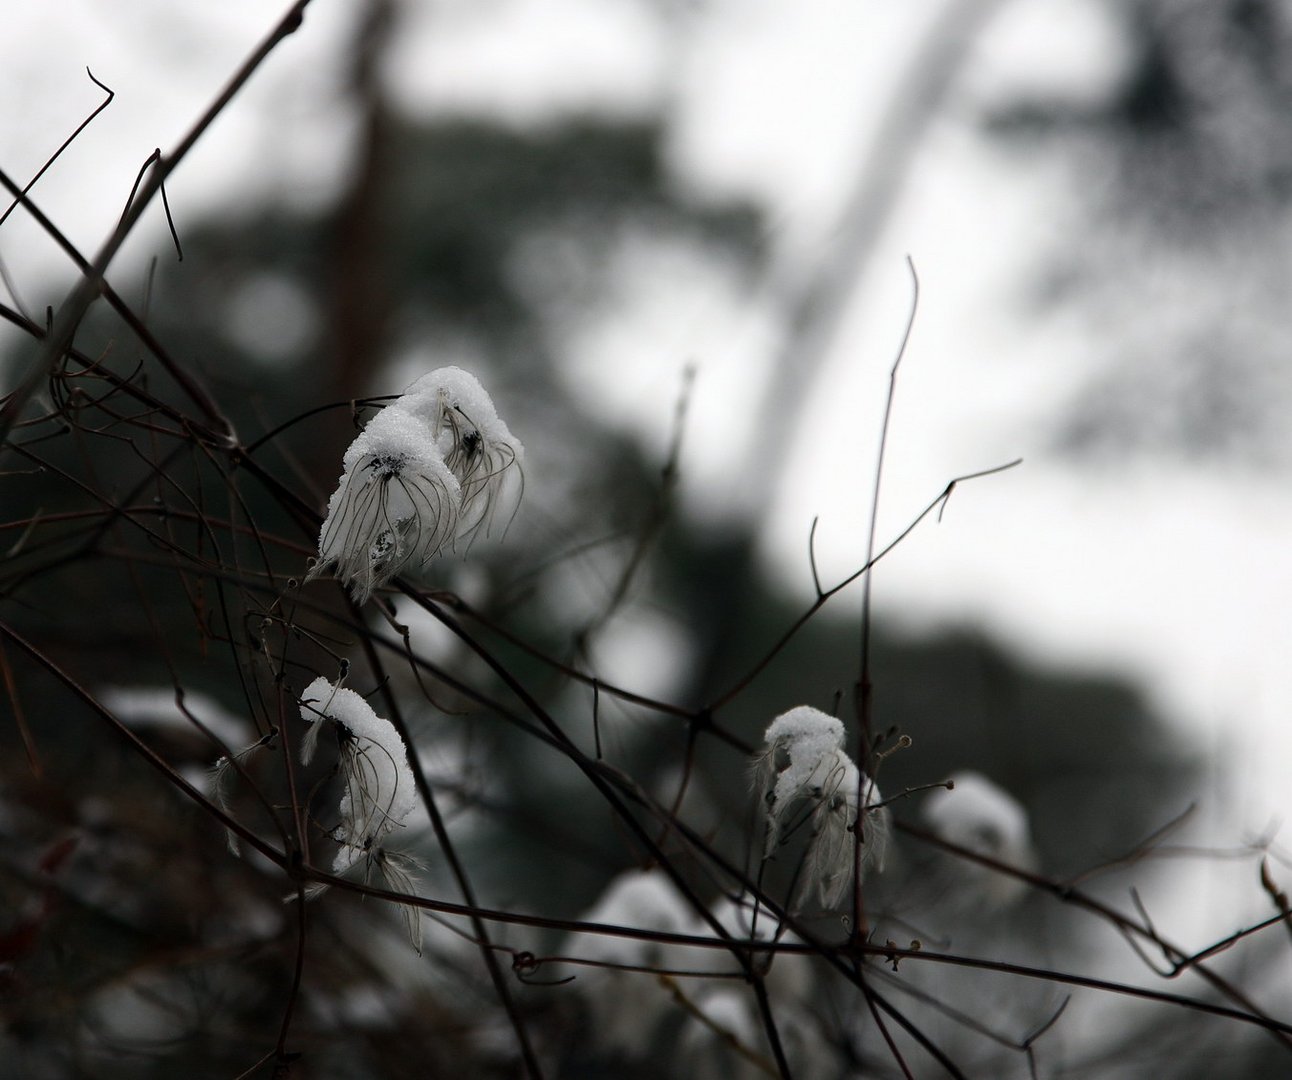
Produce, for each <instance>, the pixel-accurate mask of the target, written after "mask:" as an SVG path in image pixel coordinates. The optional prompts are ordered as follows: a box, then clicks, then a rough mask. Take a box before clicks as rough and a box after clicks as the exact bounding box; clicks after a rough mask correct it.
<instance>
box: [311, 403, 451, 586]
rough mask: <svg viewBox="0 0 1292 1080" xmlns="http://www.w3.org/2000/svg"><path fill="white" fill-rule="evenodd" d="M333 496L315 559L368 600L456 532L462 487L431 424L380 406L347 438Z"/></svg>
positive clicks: (316, 571)
mask: <svg viewBox="0 0 1292 1080" xmlns="http://www.w3.org/2000/svg"><path fill="white" fill-rule="evenodd" d="M343 464H344V469H345V471H344V472H343V473H342V475H341V480H340V483H339V484H338V486H337V489H336V491H335V492H333V494H332V498H331V499H330V500H329V502H328V512H327V518H326V519H325V520H324V522H323V528H322V530H321V531H320V533H319V557H318V561H317V562H316V563H315V564H314V566H313V567H312V568H311V569H310V571H309V573H308V574H307V575H306V580H309V579H311V578H314V577H317V576H318V575H319V574H321V573H323V572H324V571H325V570H327V569H328V568H330V567H335V568H336V574H337V577H339V578H340V579H341V580H342V582H344V583H345V584H346V585H348V586H349V587H350V590H351V592H352V593H353V595H354V598H355V599H356V600H357V601H359V603H363V602H364V601H366V600H367V599H368V597H369V596H371V595H372V592H373V590H374V589H378V588H380V587H381V586H382V585H384V584H385V583H386V582H388V581H389V580H390V579H391V578H393V577H394V576H395V575H396V574H398V573H400V572H401V571H402V570H403V569H404V568H405V567H407V566H409V565H410V564H411V565H413V566H422V565H425V564H426V562H428V561H429V560H430V559H431V558H433V557H434V556H435V555H437V554H438V553H439V552H440V551H441V550H443V548H444V547H445V546H446V545H447V544H450V543H452V541H453V538H454V536H455V535H456V533H457V529H458V522H459V510H460V505H461V489H460V487H459V485H458V480H457V478H456V477H455V476H454V475H453V472H452V470H451V469H450V468H449V467H448V465H446V464H445V462H444V459H443V457H442V456H441V454H440V452H439V448H438V446H437V445H436V443H435V440H434V439H433V438H432V437H431V433H430V431H429V430H428V429H427V428H426V425H425V424H423V423H421V422H419V421H418V420H417V418H415V417H413V416H411V415H409V414H408V413H407V412H405V411H403V410H400V409H398V408H396V407H391V408H387V409H383V410H382V411H381V412H380V413H378V414H377V415H376V416H375V417H373V419H372V420H371V421H369V423H368V426H367V427H365V428H364V429H363V431H362V432H360V434H359V436H358V438H356V439H355V440H354V442H353V443H351V444H350V448H349V449H348V450H347V451H346V454H345V458H344V461H343Z"/></svg>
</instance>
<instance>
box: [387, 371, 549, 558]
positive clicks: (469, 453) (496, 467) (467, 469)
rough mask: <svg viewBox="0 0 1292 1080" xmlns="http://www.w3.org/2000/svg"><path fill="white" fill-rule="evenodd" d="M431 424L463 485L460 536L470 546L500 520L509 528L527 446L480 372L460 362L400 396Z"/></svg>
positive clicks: (401, 403) (521, 486) (402, 404)
mask: <svg viewBox="0 0 1292 1080" xmlns="http://www.w3.org/2000/svg"><path fill="white" fill-rule="evenodd" d="M398 404H399V406H400V407H401V408H403V409H405V410H407V411H409V412H412V413H416V414H417V415H418V416H419V417H421V418H422V419H423V420H425V421H426V422H428V423H429V424H430V426H431V433H432V436H433V437H434V439H435V441H436V445H437V446H438V448H439V450H440V453H441V454H442V455H443V456H444V461H445V463H446V464H447V465H448V467H449V469H450V471H451V472H452V473H453V475H454V476H455V477H456V478H457V481H458V484H459V486H460V488H461V492H462V495H461V514H460V517H459V520H458V530H457V536H458V538H459V539H463V540H466V541H467V543H468V545H469V544H470V543H471V542H472V541H473V540H475V538H476V537H477V536H478V535H479V534H480V533H481V532H482V531H483V532H484V533H485V535H488V534H489V531H490V529H491V528H492V527H493V525H494V523H495V522H496V521H500V522H501V523H502V526H503V528H504V529H505V528H506V526H507V524H508V523H509V522H510V520H511V518H512V516H513V515H514V514H515V512H516V508H517V506H518V505H519V503H520V497H521V493H522V492H523V490H524V486H525V476H524V472H523V469H522V462H523V459H524V456H525V450H524V447H523V446H521V444H520V440H519V439H517V438H516V437H515V436H514V435H513V434H512V433H511V432H510V431H509V430H508V429H507V425H506V424H504V423H503V422H502V420H500V419H499V418H498V413H497V410H495V409H494V404H493V401H492V399H491V398H490V397H489V395H488V394H487V393H486V392H485V390H484V388H483V387H482V386H481V385H480V383H479V381H478V380H477V379H476V377H475V376H474V375H472V374H470V373H469V372H466V371H463V370H462V369H461V368H457V367H445V368H440V369H439V370H438V371H433V372H431V373H430V374H429V375H424V376H422V378H420V379H418V380H417V381H416V382H415V383H413V385H412V386H410V387H409V388H408V390H407V391H406V392H405V393H404V396H403V397H402V398H401V399H400V400H399V403H398Z"/></svg>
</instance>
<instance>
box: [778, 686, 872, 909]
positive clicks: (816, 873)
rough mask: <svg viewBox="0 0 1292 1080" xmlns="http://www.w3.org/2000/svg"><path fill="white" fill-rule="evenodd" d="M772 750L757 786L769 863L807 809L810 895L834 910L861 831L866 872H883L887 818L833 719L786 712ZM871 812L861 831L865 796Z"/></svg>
mask: <svg viewBox="0 0 1292 1080" xmlns="http://www.w3.org/2000/svg"><path fill="white" fill-rule="evenodd" d="M763 739H764V744H765V748H764V750H763V753H762V754H760V755H759V757H758V758H757V759H756V762H755V773H756V784H757V787H758V791H759V795H760V797H761V799H762V801H763V811H764V815H765V817H766V823H767V841H766V846H765V848H764V853H763V857H764V858H766V857H768V856H770V855H771V854H772V852H773V851H774V850H775V849H776V847H777V845H778V844H779V843H780V842H781V837H782V835H783V834H784V833H785V832H787V831H788V830H787V829H786V822H787V821H788V820H789V818H790V816H791V811H792V810H793V808H794V807H795V806H804V807H805V811H806V815H807V817H808V819H809V820H810V822H811V829H812V836H811V839H810V841H809V842H808V848H807V854H806V857H805V863H804V883H803V890H804V891H807V890H809V889H811V888H814V887H815V888H816V890H817V894H818V896H819V897H820V900H821V903H822V904H824V905H825V906H826V907H832V906H834V905H835V904H836V903H838V902H839V900H840V899H841V898H842V896H843V894H844V892H845V890H846V889H847V885H848V882H850V881H851V880H852V868H853V852H854V847H855V842H856V838H857V836H858V831H860V837H859V838H860V841H861V843H862V852H861V857H862V867H863V869H864V868H865V867H866V866H874V867H875V869H876V870H882V869H883V859H884V849H885V848H886V846H887V841H888V814H887V811H886V810H883V809H882V808H877V804H878V803H880V802H881V801H882V799H881V797H880V794H879V789H878V787H877V786H876V785H875V782H874V780H872V779H871V778H870V777H863V776H862V775H861V773H860V772H859V771H858V769H857V766H856V765H854V764H853V762H852V759H851V758H850V757H848V755H847V754H846V753H845V752H844V749H843V743H844V728H843V724H842V723H841V722H840V721H839V720H837V719H836V718H835V717H833V716H828V715H827V714H825V713H823V712H821V711H820V710H819V709H814V708H812V707H811V706H808V705H800V706H798V707H797V708H794V709H790V710H789V711H788V712H786V713H782V714H781V715H780V716H778V717H777V718H776V719H775V720H774V721H772V723H771V725H770V726H769V727H768V728H767V731H766V733H765V734H764V737H763ZM863 789H864V796H865V797H864V799H863V800H862V803H861V805H862V806H863V807H865V812H864V814H863V816H862V820H861V823H860V830H858V822H857V817H858V815H857V806H858V793H859V792H862V791H863Z"/></svg>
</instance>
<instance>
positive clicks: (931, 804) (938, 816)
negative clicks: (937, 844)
mask: <svg viewBox="0 0 1292 1080" xmlns="http://www.w3.org/2000/svg"><path fill="white" fill-rule="evenodd" d="M949 779H950V780H951V781H952V782H953V784H954V785H955V786H954V787H953V788H952V789H951V790H949V791H948V790H946V789H939V790H936V791H934V792H931V793H930V794H929V795H928V796H927V797H926V798H925V800H924V803H923V806H922V808H921V815H922V816H923V818H924V821H925V822H926V823H927V824H928V826H929V828H931V829H932V830H933V831H934V832H936V833H937V834H938V835H939V836H941V837H943V838H944V839H946V840H949V841H950V842H951V843H953V844H958V845H959V846H960V847H964V848H968V849H969V850H970V851H974V852H977V853H978V854H980V855H986V856H988V857H989V858H992V859H997V860H999V861H1000V862H1003V863H1007V864H1009V865H1010V866H1014V867H1018V868H1019V869H1022V870H1032V869H1034V868H1035V866H1036V863H1037V857H1036V849H1035V848H1034V847H1033V845H1032V835H1031V828H1030V826H1029V823H1028V817H1027V811H1026V810H1025V809H1024V808H1023V806H1022V804H1021V803H1020V802H1019V801H1018V800H1017V799H1015V798H1014V797H1013V796H1012V795H1010V794H1009V793H1008V792H1007V791H1005V790H1003V789H1002V788H1000V787H998V786H997V785H996V784H994V783H992V782H991V781H990V780H988V779H987V777H985V776H983V775H982V773H977V772H957V773H954V774H952V776H951V777H950V778H949ZM957 870H958V872H959V874H960V875H961V877H962V879H963V880H964V881H965V882H967V883H969V884H970V885H972V886H974V887H976V889H977V890H978V892H979V894H980V896H981V898H983V899H990V900H995V901H1001V902H1007V901H1010V900H1014V899H1017V898H1018V897H1020V896H1021V895H1023V894H1024V893H1025V892H1026V891H1027V883H1026V882H1024V881H1020V880H1019V879H1018V878H1014V877H1009V876H1007V875H1005V874H1001V873H997V872H995V871H992V870H991V869H990V868H988V867H985V866H981V865H979V864H977V863H972V862H969V861H968V860H963V859H962V860H958V865H957Z"/></svg>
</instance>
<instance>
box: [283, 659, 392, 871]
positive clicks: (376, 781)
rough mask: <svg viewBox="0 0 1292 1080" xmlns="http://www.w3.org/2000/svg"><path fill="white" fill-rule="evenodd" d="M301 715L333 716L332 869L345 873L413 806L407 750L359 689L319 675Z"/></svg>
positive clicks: (311, 718)
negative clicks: (336, 788)
mask: <svg viewBox="0 0 1292 1080" xmlns="http://www.w3.org/2000/svg"><path fill="white" fill-rule="evenodd" d="M301 717H302V718H303V719H304V720H306V721H307V722H308V723H311V724H313V725H314V726H315V727H317V726H318V725H319V724H321V723H323V722H324V721H331V722H332V723H333V724H334V725H335V726H336V729H337V741H338V743H339V745H340V762H339V770H340V773H341V777H342V780H343V782H344V785H345V787H344V791H343V793H342V795H341V805H340V807H339V815H340V824H339V825H338V826H337V829H336V832H335V834H334V835H335V837H336V839H337V841H338V842H339V843H340V844H341V847H340V850H339V851H338V852H337V855H336V859H335V861H334V863H333V866H332V870H333V873H337V874H340V873H344V872H345V871H346V870H348V869H349V868H350V867H351V866H353V865H354V864H355V863H356V862H358V861H359V860H360V859H362V858H363V857H364V854H365V853H366V852H369V851H371V850H372V849H373V848H374V847H376V846H377V845H378V844H379V842H380V841H381V839H382V837H384V836H385V835H386V834H387V833H389V832H391V831H392V830H393V829H396V828H399V827H402V826H403V825H405V824H406V823H407V821H408V818H409V816H410V815H411V814H412V812H413V810H414V809H415V808H416V806H417V788H416V786H415V784H414V782H413V771H412V769H411V768H410V767H409V764H408V751H407V748H406V747H405V746H404V740H403V739H401V738H400V737H399V732H397V731H396V730H395V726H394V725H393V724H392V723H391V722H390V721H389V720H386V719H385V718H383V717H380V716H378V715H377V714H376V713H375V712H374V711H373V709H372V706H371V705H369V704H368V703H367V702H366V701H365V700H364V699H363V698H362V697H361V696H360V695H359V694H356V693H355V692H354V691H353V690H348V689H346V688H345V687H339V686H334V685H333V684H332V683H330V682H328V680H327V679H325V678H323V677H322V676H320V677H319V678H317V679H315V680H314V681H313V682H312V683H310V685H309V686H307V687H306V688H305V693H304V694H303V695H302V696H301Z"/></svg>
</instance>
